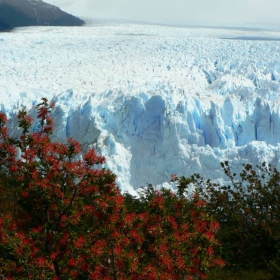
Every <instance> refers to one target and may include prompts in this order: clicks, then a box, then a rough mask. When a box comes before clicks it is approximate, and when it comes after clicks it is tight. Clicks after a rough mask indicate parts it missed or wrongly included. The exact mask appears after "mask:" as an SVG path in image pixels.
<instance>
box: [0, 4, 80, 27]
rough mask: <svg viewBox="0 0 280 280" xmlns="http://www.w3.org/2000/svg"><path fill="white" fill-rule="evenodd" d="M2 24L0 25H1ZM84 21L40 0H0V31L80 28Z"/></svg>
mask: <svg viewBox="0 0 280 280" xmlns="http://www.w3.org/2000/svg"><path fill="white" fill-rule="evenodd" d="M1 23H2V24H1ZM83 24H84V21H83V20H81V19H79V18H77V17H74V16H72V15H70V14H67V13H65V12H63V11H61V10H60V9H59V8H58V7H56V6H53V5H50V4H48V3H45V2H43V1H41V0H0V30H1V26H3V28H4V27H5V25H6V28H5V29H9V28H14V27H21V26H34V25H53V26H80V25H83Z"/></svg>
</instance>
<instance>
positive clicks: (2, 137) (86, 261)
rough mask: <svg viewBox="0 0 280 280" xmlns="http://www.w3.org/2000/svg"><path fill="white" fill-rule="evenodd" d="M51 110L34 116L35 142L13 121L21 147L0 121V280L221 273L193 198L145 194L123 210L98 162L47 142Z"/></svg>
mask: <svg viewBox="0 0 280 280" xmlns="http://www.w3.org/2000/svg"><path fill="white" fill-rule="evenodd" d="M53 108H54V104H51V105H49V103H48V101H47V99H43V102H42V103H41V104H39V105H38V106H37V109H38V125H36V127H37V128H39V129H37V131H35V132H34V131H32V122H33V120H32V119H31V118H30V116H29V115H28V114H27V112H26V111H24V110H22V111H20V112H19V114H18V118H19V129H20V131H19V134H20V136H19V137H16V136H13V135H11V133H10V132H9V131H8V129H7V126H6V122H7V119H6V116H5V115H4V114H2V113H0V166H1V167H0V279H114V280H116V279H135V280H138V279H139V280H141V279H189V280H190V279H203V278H206V272H207V269H208V268H209V267H212V266H221V265H222V264H223V262H222V261H221V260H220V259H219V258H216V257H215V252H214V249H215V246H217V245H218V242H217V239H216V233H217V231H218V229H219V224H218V223H217V222H215V221H214V220H213V219H212V217H211V216H210V215H208V214H207V213H206V212H205V207H206V205H205V201H204V200H202V199H200V197H199V195H198V194H196V195H195V196H194V197H192V198H190V199H186V198H185V197H183V196H180V195H175V194H173V193H172V192H170V191H168V190H162V192H157V191H154V190H153V188H151V187H150V188H148V189H147V191H146V193H144V194H142V195H141V200H139V201H138V204H137V203H136V204H135V205H134V206H133V205H132V204H129V203H128V202H127V201H129V199H128V198H127V199H126V202H125V198H124V196H123V195H122V194H121V193H120V190H119V188H118V187H117V185H116V183H115V178H116V176H115V175H114V174H112V173H111V172H110V171H109V170H107V169H104V168H102V166H101V165H102V164H103V163H104V162H105V159H104V158H103V157H100V156H98V155H97V154H96V152H95V151H94V150H89V151H88V152H86V153H82V152H81V147H80V144H79V143H78V142H76V141H74V140H73V139H69V140H68V143H67V144H63V143H55V142H52V141H51V135H52V132H53V119H52V118H51V117H50V113H51V111H52V110H53ZM130 201H131V202H136V201H135V198H133V197H132V196H130ZM137 205H138V206H141V207H140V208H137V209H135V207H136V206H137ZM138 206H137V207H138Z"/></svg>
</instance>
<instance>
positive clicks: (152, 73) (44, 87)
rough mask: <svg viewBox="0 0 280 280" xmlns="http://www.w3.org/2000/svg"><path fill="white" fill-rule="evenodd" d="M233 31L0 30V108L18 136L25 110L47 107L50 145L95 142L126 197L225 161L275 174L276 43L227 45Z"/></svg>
mask: <svg viewBox="0 0 280 280" xmlns="http://www.w3.org/2000/svg"><path fill="white" fill-rule="evenodd" d="M230 32H231V33H230ZM238 32H239V33H242V32H244V31H236V30H235V31H232V30H231V31H230V30H205V29H187V28H185V29H183V28H169V27H156V26H140V25H131V24H119V23H118V24H112V23H110V24H109V23H108V24H104V23H103V24H102V25H94V26H85V27H82V28H74V29H69V28H22V29H19V30H17V31H16V32H14V33H11V34H0V45H1V48H0V64H1V67H0V77H1V80H0V106H1V107H0V108H1V111H4V112H6V113H7V114H8V115H9V116H10V127H11V129H16V122H15V119H14V117H13V115H14V114H15V113H16V112H17V111H18V109H19V108H21V106H26V107H27V108H28V109H31V108H32V107H33V106H34V105H36V104H37V103H38V101H39V100H40V97H42V96H46V97H49V98H50V99H52V100H54V101H55V102H56V109H55V111H54V113H53V116H54V118H55V125H56V131H55V134H54V140H58V141H65V140H66V139H67V138H68V137H73V138H75V139H77V140H79V141H80V142H81V143H82V144H83V147H84V148H85V149H87V148H88V147H95V148H96V149H97V150H98V151H99V152H100V153H101V154H102V155H104V156H106V157H107V167H109V168H110V169H112V170H113V172H115V173H116V174H117V175H118V183H119V185H120V186H121V188H122V189H123V190H128V191H131V192H132V191H134V190H135V189H137V188H139V187H140V186H143V185H145V184H146V183H152V184H158V185H161V184H166V183H168V182H169V180H170V175H171V174H173V173H176V174H178V175H186V176H188V175H191V174H193V173H201V174H202V175H203V176H204V177H206V178H214V179H223V178H224V175H223V172H222V171H221V168H220V162H221V161H224V160H229V161H230V163H231V166H232V168H233V169H235V170H238V169H240V168H241V165H242V163H247V162H249V163H253V164H257V163H261V162H263V161H267V162H270V163H272V164H273V165H275V166H277V167H280V166H279V156H280V145H279V143H280V140H279V139H280V109H279V105H280V94H279V93H280V43H279V42H278V41H259V40H230V37H236V36H241V35H244V36H245V35H246V36H247V35H248V34H243V33H242V34H239V33H238ZM236 33H238V34H236ZM258 35H259V34H258ZM278 35H279V34H278V33H277V32H274V33H273V32H270V33H269V36H275V37H277V36H278ZM266 36H268V35H267V34H266ZM219 37H223V38H225V37H227V38H228V39H220V38H219ZM32 114H33V115H34V116H35V112H34V109H32Z"/></svg>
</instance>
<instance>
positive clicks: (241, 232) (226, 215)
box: [178, 162, 280, 276]
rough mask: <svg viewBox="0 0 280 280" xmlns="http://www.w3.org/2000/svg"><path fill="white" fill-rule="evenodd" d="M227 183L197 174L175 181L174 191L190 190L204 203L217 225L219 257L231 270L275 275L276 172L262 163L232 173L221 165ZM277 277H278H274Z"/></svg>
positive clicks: (279, 207)
mask: <svg viewBox="0 0 280 280" xmlns="http://www.w3.org/2000/svg"><path fill="white" fill-rule="evenodd" d="M222 167H223V169H224V171H225V173H226V175H227V176H228V177H229V179H230V184H228V185H219V184H217V183H214V182H212V181H210V180H207V181H205V180H203V178H201V177H200V176H199V175H197V174H196V175H193V176H192V177H190V178H185V177H182V178H180V179H179V180H178V188H179V190H180V191H181V192H183V193H187V192H189V189H190V188H191V187H192V188H194V189H195V190H196V191H197V192H198V193H199V194H200V196H201V197H202V198H203V199H205V200H206V201H207V206H206V208H207V210H206V211H207V212H208V213H209V214H212V215H214V217H215V219H217V221H218V222H219V223H220V225H221V231H219V233H218V238H219V239H220V240H221V243H222V250H223V251H222V256H223V258H224V259H225V260H226V262H227V264H228V265H231V266H233V267H236V266H239V267H247V268H259V267H267V265H268V264H269V263H270V265H269V266H270V267H274V271H276V270H277V267H278V273H279V267H280V262H279V256H280V250H279V241H280V240H279V238H280V223H279V221H280V204H279V201H280V173H279V171H278V170H277V169H276V168H272V167H271V166H270V165H266V164H263V165H262V166H257V168H256V170H254V169H253V167H252V165H249V164H247V165H244V169H243V171H242V172H241V173H240V174H239V175H237V174H232V173H231V170H230V167H229V164H228V162H225V163H222ZM278 276H279V274H278Z"/></svg>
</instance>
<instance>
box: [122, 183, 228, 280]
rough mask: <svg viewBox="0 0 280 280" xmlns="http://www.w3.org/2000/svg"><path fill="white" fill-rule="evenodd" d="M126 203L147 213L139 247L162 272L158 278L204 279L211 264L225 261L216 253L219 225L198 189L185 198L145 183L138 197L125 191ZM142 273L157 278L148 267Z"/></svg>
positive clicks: (155, 271)
mask: <svg viewBox="0 0 280 280" xmlns="http://www.w3.org/2000/svg"><path fill="white" fill-rule="evenodd" d="M125 205H126V208H127V209H128V211H129V212H131V213H133V214H134V215H136V214H138V216H145V217H146V219H145V221H144V223H143V224H142V229H141V232H142V234H143V241H144V243H143V245H142V248H141V250H142V252H143V255H144V259H145V261H147V263H149V264H150V265H149V267H150V268H151V269H152V270H151V271H154V273H155V274H157V273H159V272H160V271H162V272H163V274H162V276H161V277H160V278H159V279H206V278H207V273H208V271H209V269H210V268H212V267H222V266H223V265H224V261H223V260H221V259H220V258H217V257H216V253H215V249H216V247H219V242H218V240H217V239H216V237H215V236H216V233H217V232H218V231H219V229H220V225H219V223H217V222H216V221H215V220H214V219H213V217H211V216H210V215H208V214H207V213H206V212H205V209H206V203H205V201H204V200H202V199H201V198H200V197H199V195H198V194H197V193H196V194H194V196H192V197H191V198H186V197H185V196H181V195H179V194H178V193H177V194H175V193H173V192H172V191H170V190H168V189H165V188H162V189H160V190H157V189H156V188H155V187H153V186H152V185H148V186H147V187H146V188H142V190H141V191H140V192H139V197H133V196H131V195H130V194H125ZM143 276H144V279H157V278H155V277H154V276H153V274H152V273H148V274H147V270H146V271H145V273H144V275H143ZM187 277H188V278H187Z"/></svg>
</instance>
